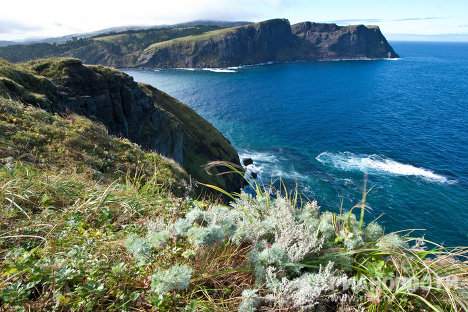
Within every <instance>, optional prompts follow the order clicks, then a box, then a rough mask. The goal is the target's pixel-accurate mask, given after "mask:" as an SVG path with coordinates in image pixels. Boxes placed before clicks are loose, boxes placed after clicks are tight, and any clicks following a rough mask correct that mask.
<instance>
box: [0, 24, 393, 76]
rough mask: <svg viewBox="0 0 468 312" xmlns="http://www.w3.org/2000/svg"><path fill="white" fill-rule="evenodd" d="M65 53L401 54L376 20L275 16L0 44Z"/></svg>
mask: <svg viewBox="0 0 468 312" xmlns="http://www.w3.org/2000/svg"><path fill="white" fill-rule="evenodd" d="M53 56H67V57H76V58H79V59H81V60H82V61H83V62H84V63H86V64H99V65H105V66H111V67H115V68H124V67H126V68H138V67H141V68H178V67H187V68H203V67H211V68H215V67H229V66H240V65H252V64H259V63H266V62H291V61H309V60H342V59H382V58H398V54H397V53H395V51H394V50H393V48H392V47H391V46H390V45H389V44H388V42H387V40H386V39H385V37H384V36H383V34H382V33H381V31H380V29H379V27H378V26H364V25H352V26H338V25H336V24H322V23H313V22H303V23H298V24H294V25H291V24H290V23H289V21H288V20H287V19H272V20H267V21H264V22H260V23H247V24H245V25H236V26H232V27H224V26H219V25H195V26H183V27H168V28H151V29H143V30H125V31H121V32H115V31H114V32H111V33H107V34H99V35H97V36H94V37H91V38H82V39H78V38H74V39H72V40H70V41H68V42H66V43H35V44H27V45H10V46H7V47H3V48H0V57H2V58H5V59H7V60H9V61H11V62H24V61H27V60H31V59H37V58H44V57H53Z"/></svg>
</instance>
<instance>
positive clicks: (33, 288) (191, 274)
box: [0, 98, 468, 311]
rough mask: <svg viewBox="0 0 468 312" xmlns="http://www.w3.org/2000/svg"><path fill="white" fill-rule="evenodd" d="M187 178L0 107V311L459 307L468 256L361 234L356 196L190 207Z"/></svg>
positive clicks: (55, 120)
mask: <svg viewBox="0 0 468 312" xmlns="http://www.w3.org/2000/svg"><path fill="white" fill-rule="evenodd" d="M215 165H216V166H219V163H217V164H215ZM230 169H232V171H234V173H232V174H239V172H237V173H236V171H237V169H236V168H230ZM186 181H187V175H186V173H185V172H184V171H183V170H182V169H181V168H180V167H178V166H177V165H176V164H174V163H173V162H171V161H170V160H167V159H165V158H163V157H161V156H159V155H157V154H155V153H148V152H144V151H142V150H141V149H140V148H139V147H138V146H137V145H135V144H132V143H131V142H129V141H127V140H123V139H120V138H116V137H112V136H109V135H107V133H106V130H105V128H104V127H103V126H100V125H98V124H95V123H93V122H91V121H89V120H87V119H85V118H83V117H80V116H77V115H73V114H68V115H52V114H50V113H48V112H46V111H44V110H41V109H38V108H36V107H33V106H28V105H25V104H22V103H20V102H18V101H15V100H11V99H6V98H0V207H1V210H0V220H1V222H0V267H1V270H0V302H1V305H2V310H5V311H41V310H42V311H92V310H94V311H236V310H238V311H468V309H467V300H468V282H467V277H468V269H467V264H468V263H467V253H468V249H467V248H463V247H458V248H446V247H442V246H438V245H437V244H434V243H431V242H428V241H426V240H424V239H423V238H418V237H413V235H414V234H415V233H413V232H411V231H405V232H400V233H384V231H383V229H382V228H381V227H380V226H379V225H378V224H377V223H376V222H370V223H367V224H366V223H365V222H364V214H365V210H366V200H365V198H366V197H365V196H366V195H367V193H366V190H365V188H364V192H363V194H364V196H363V199H362V201H361V202H360V203H359V204H357V205H356V206H355V207H349V208H350V209H349V210H348V211H345V210H344V209H343V210H342V211H341V212H340V213H331V212H327V211H320V207H319V205H318V203H317V202H314V201H302V200H301V197H300V196H299V194H298V193H297V192H287V191H286V190H285V189H284V190H282V191H281V192H278V193H279V194H278V198H273V197H272V196H270V195H269V193H265V192H263V191H262V190H261V188H260V187H258V188H257V196H256V198H255V199H252V198H248V197H246V196H245V194H225V195H226V196H230V197H231V198H232V202H231V203H230V204H229V205H223V204H219V203H216V202H213V201H207V200H201V199H199V200H195V199H193V196H192V193H191V192H190V187H189V185H187V182H186ZM220 191H221V192H222V190H220ZM354 212H357V213H358V214H357V215H356V214H354Z"/></svg>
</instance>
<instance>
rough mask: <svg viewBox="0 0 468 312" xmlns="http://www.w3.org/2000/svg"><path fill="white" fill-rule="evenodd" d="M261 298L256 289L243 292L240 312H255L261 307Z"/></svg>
mask: <svg viewBox="0 0 468 312" xmlns="http://www.w3.org/2000/svg"><path fill="white" fill-rule="evenodd" d="M260 303H261V301H260V296H259V295H258V290H256V289H245V290H244V291H243V292H242V303H241V305H240V306H239V309H238V311H239V312H255V311H257V309H258V308H259V307H260Z"/></svg>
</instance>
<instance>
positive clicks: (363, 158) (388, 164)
mask: <svg viewBox="0 0 468 312" xmlns="http://www.w3.org/2000/svg"><path fill="white" fill-rule="evenodd" d="M316 159H317V160H318V161H319V162H321V163H322V164H324V165H327V166H330V167H334V168H336V169H340V170H344V171H362V172H364V173H376V174H392V175H402V176H416V177H420V178H422V179H424V180H427V181H431V182H439V183H455V182H456V181H453V180H449V179H448V178H446V177H444V176H442V175H440V174H437V173H434V172H433V171H431V170H429V169H425V168H419V167H415V166H413V165H410V164H403V163H400V162H398V161H395V160H393V159H390V158H386V157H382V156H379V155H375V154H374V155H356V154H354V153H351V152H342V153H329V152H323V153H321V154H320V155H318V156H317V157H316Z"/></svg>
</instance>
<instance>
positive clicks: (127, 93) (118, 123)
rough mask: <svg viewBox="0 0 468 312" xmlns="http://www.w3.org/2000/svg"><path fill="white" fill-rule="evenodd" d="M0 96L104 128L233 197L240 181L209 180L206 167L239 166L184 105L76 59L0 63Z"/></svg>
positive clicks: (235, 157) (230, 178)
mask: <svg viewBox="0 0 468 312" xmlns="http://www.w3.org/2000/svg"><path fill="white" fill-rule="evenodd" d="M0 62H2V64H0V65H1V66H0V68H1V69H2V71H0V93H2V94H3V95H5V94H6V95H7V96H9V97H12V98H17V99H20V100H22V101H23V102H27V103H30V104H34V105H38V106H40V107H41V108H44V109H47V110H49V111H53V112H57V113H65V112H70V111H71V112H74V113H77V114H80V115H83V116H86V117H88V118H90V119H92V120H95V121H98V122H101V123H103V124H104V125H105V126H106V127H107V129H108V131H109V133H110V134H113V135H116V136H122V137H125V138H128V139H129V140H130V141H132V142H134V143H137V144H139V145H140V146H142V147H143V148H144V149H146V150H151V151H156V152H158V153H160V154H162V155H164V156H166V157H168V158H172V159H174V160H175V161H176V162H178V163H179V164H180V165H181V166H182V167H183V168H184V169H186V171H187V172H188V173H189V174H190V175H192V177H193V178H194V179H195V180H197V181H200V182H202V183H209V184H213V185H216V186H219V187H222V188H223V189H225V190H227V191H230V192H233V191H239V189H240V185H241V177H240V176H238V175H234V174H226V175H217V173H219V172H220V171H223V170H225V169H223V168H214V169H213V172H212V174H208V173H207V172H206V171H205V169H204V168H203V166H204V165H205V164H206V163H208V162H210V161H218V160H220V161H229V162H232V163H235V164H237V165H240V164H239V156H238V154H237V152H236V151H235V149H234V148H233V147H232V146H231V144H230V143H229V141H228V140H227V139H226V138H225V137H224V136H223V135H222V134H221V133H220V132H219V131H218V130H216V129H215V128H214V127H213V126H212V125H211V124H210V123H209V122H208V121H206V120H205V119H203V118H202V117H200V116H199V115H198V114H197V113H196V112H195V111H193V110H192V109H191V108H189V107H188V106H187V105H185V104H183V103H181V102H179V101H177V100H176V99H174V98H172V97H170V96H169V95H167V94H165V93H164V92H162V91H160V90H157V89H155V88H153V87H151V86H149V85H143V84H138V83H136V82H135V81H133V78H132V77H131V76H128V75H126V74H125V73H122V72H120V71H116V70H113V69H110V68H106V67H103V66H99V65H98V66H84V65H82V63H81V61H80V60H77V59H46V60H37V61H31V62H29V63H25V64H20V65H19V66H18V65H17V66H14V65H12V64H10V63H7V62H6V61H1V60H0Z"/></svg>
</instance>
